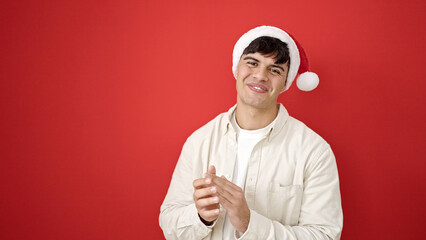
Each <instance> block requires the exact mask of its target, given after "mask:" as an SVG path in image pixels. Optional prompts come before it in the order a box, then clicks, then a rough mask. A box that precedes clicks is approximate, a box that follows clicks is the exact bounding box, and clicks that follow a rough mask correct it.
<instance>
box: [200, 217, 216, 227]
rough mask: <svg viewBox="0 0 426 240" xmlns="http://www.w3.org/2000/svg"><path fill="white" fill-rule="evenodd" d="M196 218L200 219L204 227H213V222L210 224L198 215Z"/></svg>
mask: <svg viewBox="0 0 426 240" xmlns="http://www.w3.org/2000/svg"><path fill="white" fill-rule="evenodd" d="M198 217H199V218H200V220H201V222H202V223H204V225H206V226H211V225H213V223H214V220H213V221H211V222H209V221H206V220H204V219H203V218H202V217H201V216H200V214H198Z"/></svg>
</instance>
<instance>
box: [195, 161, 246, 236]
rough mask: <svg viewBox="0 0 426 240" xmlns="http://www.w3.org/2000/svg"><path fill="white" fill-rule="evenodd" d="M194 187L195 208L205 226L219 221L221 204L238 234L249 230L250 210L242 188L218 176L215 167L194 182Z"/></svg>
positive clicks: (211, 167)
mask: <svg viewBox="0 0 426 240" xmlns="http://www.w3.org/2000/svg"><path fill="white" fill-rule="evenodd" d="M193 186H194V196H193V197H194V202H195V206H196V207H197V211H198V214H199V215H200V217H201V219H202V220H203V222H204V223H205V224H207V225H210V224H211V223H213V222H214V221H215V220H216V219H217V217H218V216H219V208H220V207H219V204H220V205H222V207H223V208H225V209H226V211H227V212H228V217H229V221H230V222H231V224H232V225H233V226H234V228H235V229H236V230H237V231H238V232H240V233H244V232H245V231H246V230H247V228H248V224H249V222H250V209H249V208H248V205H247V202H246V199H245V197H244V192H243V190H242V189H241V188H240V187H238V186H237V185H235V184H234V183H232V182H231V181H228V180H227V179H226V178H225V177H224V176H222V177H218V176H216V169H215V167H214V166H210V167H209V169H208V172H207V173H205V174H204V177H203V178H199V179H196V180H194V182H193Z"/></svg>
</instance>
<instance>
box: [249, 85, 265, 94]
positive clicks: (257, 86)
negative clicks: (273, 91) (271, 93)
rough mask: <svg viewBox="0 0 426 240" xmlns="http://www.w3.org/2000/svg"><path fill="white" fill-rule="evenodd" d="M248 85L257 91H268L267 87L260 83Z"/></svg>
mask: <svg viewBox="0 0 426 240" xmlns="http://www.w3.org/2000/svg"><path fill="white" fill-rule="evenodd" d="M247 86H248V87H249V88H250V90H252V91H253V92H256V93H266V92H267V91H268V89H267V88H266V87H264V86H260V85H258V84H248V85H247Z"/></svg>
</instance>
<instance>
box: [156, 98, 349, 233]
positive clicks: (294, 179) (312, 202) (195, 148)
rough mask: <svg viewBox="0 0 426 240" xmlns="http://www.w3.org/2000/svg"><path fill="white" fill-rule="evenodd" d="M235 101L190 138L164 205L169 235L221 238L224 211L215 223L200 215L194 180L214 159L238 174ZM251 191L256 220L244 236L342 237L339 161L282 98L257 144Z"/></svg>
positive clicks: (228, 173)
mask: <svg viewBox="0 0 426 240" xmlns="http://www.w3.org/2000/svg"><path fill="white" fill-rule="evenodd" d="M235 107H236V106H234V107H232V108H231V109H230V110H229V111H228V112H227V113H222V114H220V115H219V116H217V117H216V118H215V119H213V120H212V121H210V122H209V123H207V124H206V125H205V126H203V127H201V128H200V129H198V130H197V131H195V132H194V133H193V134H192V135H191V136H190V137H189V138H188V139H187V141H186V142H185V144H184V146H183V149H182V153H181V156H180V157H179V160H178V163H177V165H176V168H175V171H174V173H173V176H172V180H171V183H170V187H169V190H168V192H167V195H166V198H165V199H164V202H163V204H162V206H161V213H160V219H159V220H160V226H161V228H162V229H163V232H164V235H165V237H166V238H167V239H212V240H215V239H221V238H222V230H223V223H224V217H225V211H224V209H222V208H221V213H220V215H219V217H218V219H217V220H216V222H215V223H214V225H213V226H210V227H207V226H205V225H204V224H203V223H202V222H201V221H200V218H199V217H198V213H197V209H196V207H195V204H194V200H193V193H194V189H193V187H192V182H193V181H194V180H195V179H198V178H201V177H203V173H205V172H207V169H208V167H209V166H210V165H215V167H216V174H217V175H218V176H221V175H225V177H226V178H227V179H232V177H233V176H232V174H233V172H234V166H235V160H236V154H237V141H236V133H235V130H234V129H233V127H232V124H231V123H230V120H231V119H230V118H231V116H232V113H233V112H234V110H235ZM244 193H245V197H246V201H247V204H248V206H249V208H250V213H251V214H250V223H249V226H248V229H247V231H246V232H245V233H244V234H243V235H242V236H241V237H240V238H239V239H262V240H263V239H340V234H341V231H342V227H343V214H342V208H341V201H340V190H339V178H338V173H337V166H336V160H335V158H334V155H333V152H332V151H331V148H330V146H329V145H328V144H327V142H326V141H324V139H322V138H321V137H320V136H319V135H318V134H316V133H315V132H314V131H312V130H311V129H309V128H308V127H306V126H305V125H304V124H303V123H301V122H300V121H298V120H296V119H294V118H292V117H290V116H289V115H288V113H287V110H286V109H285V108H284V107H283V106H282V105H280V110H279V113H278V116H277V120H276V123H275V125H274V127H273V128H272V129H271V130H270V132H269V133H268V134H267V135H266V136H265V138H263V139H262V140H261V141H260V142H259V143H258V144H256V145H255V147H254V148H253V152H252V154H251V157H250V160H249V166H248V169H247V176H246V182H245V191H244Z"/></svg>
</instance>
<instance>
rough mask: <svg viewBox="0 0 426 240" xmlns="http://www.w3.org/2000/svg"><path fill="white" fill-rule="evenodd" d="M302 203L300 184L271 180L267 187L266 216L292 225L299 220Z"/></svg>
mask: <svg viewBox="0 0 426 240" xmlns="http://www.w3.org/2000/svg"><path fill="white" fill-rule="evenodd" d="M301 205H302V186H300V185H287V186H282V185H280V184H279V183H276V182H271V183H270V184H269V188H268V210H267V213H268V218H270V219H271V220H275V221H278V222H281V223H282V224H284V225H290V226H294V225H297V224H298V222H299V215H300V208H301Z"/></svg>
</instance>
